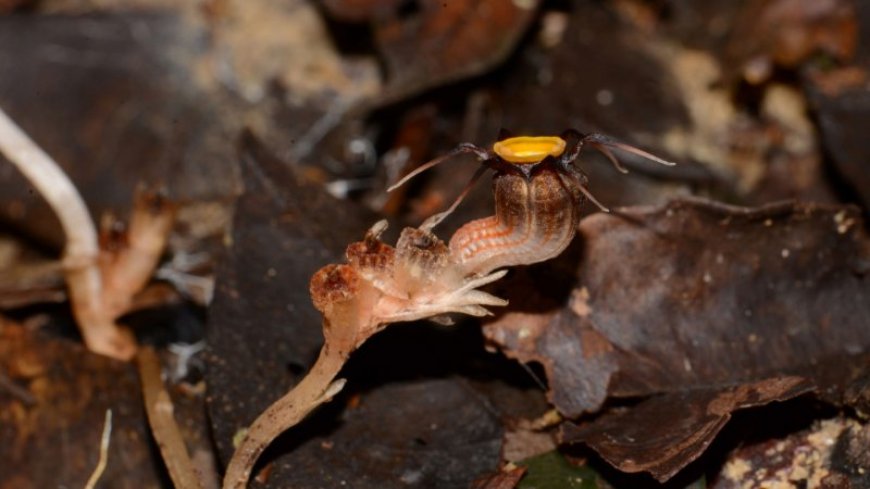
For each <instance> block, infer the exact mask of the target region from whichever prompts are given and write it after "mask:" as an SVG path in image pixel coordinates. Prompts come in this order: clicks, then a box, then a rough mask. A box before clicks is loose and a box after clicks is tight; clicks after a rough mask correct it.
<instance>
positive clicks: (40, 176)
mask: <svg viewBox="0 0 870 489" xmlns="http://www.w3.org/2000/svg"><path fill="white" fill-rule="evenodd" d="M0 152H2V153H3V154H4V155H5V156H6V158H7V159H9V161H10V162H11V163H12V164H14V165H15V166H16V167H17V168H18V169H19V170H20V171H21V173H22V174H24V176H25V177H26V178H27V179H28V181H30V183H31V184H32V185H33V186H34V187H36V190H37V191H39V193H40V194H41V195H42V196H43V197H44V198H45V200H46V201H47V202H48V204H49V205H50V206H51V208H52V210H53V211H54V213H55V214H56V215H57V217H58V219H59V220H60V224H61V227H62V228H63V231H64V235H65V237H66V245H65V247H64V252H63V264H64V270H65V275H66V281H67V286H68V288H69V295H70V302H71V303H72V309H73V314H74V315H75V318H76V322H77V323H78V324H79V328H80V329H81V332H82V337H83V338H84V340H85V344H87V346H88V348H89V349H90V350H92V351H95V352H98V353H102V354H104V355H108V356H111V357H115V358H122V359H129V358H131V357H132V355H133V354H134V353H135V351H136V343H135V340H134V339H133V337H132V335H130V333H129V332H127V331H125V330H123V329H121V328H119V327H118V326H117V325H115V324H114V322H113V321H112V320H110V319H108V318H106V317H105V315H104V314H102V311H103V305H102V291H103V283H102V276H101V274H100V269H99V267H98V265H97V258H98V256H99V252H100V250H99V246H98V244H97V243H98V241H97V230H96V228H95V227H94V222H93V220H92V219H91V216H90V213H89V212H88V208H87V206H85V203H84V201H83V200H82V198H81V196H80V195H79V193H78V191H77V190H76V188H75V186H74V185H73V183H72V182H71V181H70V179H69V177H67V175H66V174H65V173H64V172H63V170H61V168H60V166H59V165H58V164H57V163H56V162H55V161H54V160H53V159H52V158H51V157H50V156H48V154H46V153H45V151H43V150H42V149H41V148H40V147H39V146H37V145H36V143H34V142H33V141H32V140H31V139H30V138H29V137H28V136H27V134H25V133H24V131H22V130H21V128H19V127H18V125H16V124H15V122H14V121H12V119H10V118H9V116H7V115H6V113H5V112H4V111H3V110H2V109H0Z"/></svg>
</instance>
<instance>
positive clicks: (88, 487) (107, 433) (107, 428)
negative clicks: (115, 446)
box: [85, 409, 112, 489]
mask: <svg viewBox="0 0 870 489" xmlns="http://www.w3.org/2000/svg"><path fill="white" fill-rule="evenodd" d="M111 438H112V410H111V409H106V420H105V421H104V422H103V435H102V437H101V438H100V460H98V461H97V466H96V467H94V472H93V473H92V474H91V477H90V478H88V482H87V483H85V489H94V487H95V486H96V485H97V482H98V481H99V480H100V477H102V475H103V472H104V471H105V470H106V465H107V464H108V462H109V441H111Z"/></svg>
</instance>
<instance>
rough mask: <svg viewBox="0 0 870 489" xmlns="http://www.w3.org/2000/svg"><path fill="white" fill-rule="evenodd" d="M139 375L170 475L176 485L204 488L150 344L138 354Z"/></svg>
mask: <svg viewBox="0 0 870 489" xmlns="http://www.w3.org/2000/svg"><path fill="white" fill-rule="evenodd" d="M137 360H138V364H139V377H140V378H141V380H142V395H143V397H144V398H145V412H146V413H147V415H148V424H150V425H151V433H152V434H153V435H154V439H155V440H156V441H157V446H158V447H159V448H160V455H161V456H162V457H163V462H164V463H165V464H166V470H168V471H169V477H170V478H172V482H173V483H174V484H175V487H176V488H177V489H202V487H203V486H202V483H201V482H200V479H199V477H198V476H197V473H196V469H194V466H193V462H191V459H190V455H188V453H187V447H186V446H185V444H184V439H183V438H182V436H181V431H180V430H179V429H178V423H176V422H175V416H173V412H174V410H175V409H174V407H173V405H172V399H171V398H170V397H169V393H168V392H166V389H165V387H164V386H163V379H162V378H161V376H160V363H159V361H158V359H157V354H155V353H154V349H152V348H150V347H147V346H146V347H143V348H141V349H140V350H139V354H138V355H137Z"/></svg>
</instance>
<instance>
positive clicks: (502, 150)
mask: <svg viewBox="0 0 870 489" xmlns="http://www.w3.org/2000/svg"><path fill="white" fill-rule="evenodd" d="M492 150H493V151H494V152H495V154H497V155H498V156H499V157H500V158H501V159H503V160H504V161H507V162H508V163H514V164H520V165H521V164H526V163H537V162H539V161H541V160H543V159H544V158H546V157H547V156H554V157H555V156H560V155H561V154H562V153H563V152H564V151H565V140H564V139H562V138H560V137H558V136H518V137H515V138H508V139H505V140H502V141H499V142H497V143H495V144H494V145H493V146H492Z"/></svg>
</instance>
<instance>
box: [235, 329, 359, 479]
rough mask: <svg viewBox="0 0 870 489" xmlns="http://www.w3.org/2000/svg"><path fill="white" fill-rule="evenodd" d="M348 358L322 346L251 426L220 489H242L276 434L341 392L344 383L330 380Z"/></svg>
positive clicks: (325, 345) (336, 349) (347, 353)
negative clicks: (308, 366)
mask: <svg viewBox="0 0 870 489" xmlns="http://www.w3.org/2000/svg"><path fill="white" fill-rule="evenodd" d="M324 328H325V327H324ZM348 355H349V352H346V351H340V350H339V349H338V348H334V347H332V348H331V347H330V346H329V343H328V342H327V343H326V344H324V346H323V348H321V350H320V355H319V356H318V357H317V361H316V362H315V363H314V366H313V367H311V370H310V371H309V372H308V374H307V375H305V377H304V378H303V379H302V380H301V381H300V382H299V384H297V385H296V386H295V387H293V389H291V390H290V392H288V393H287V394H285V395H284V397H282V398H281V399H279V400H277V401H275V403H273V404H272V405H271V406H269V408H268V409H266V410H265V411H264V412H263V413H262V414H260V416H259V417H257V419H256V421H254V423H253V424H251V426H250V428H249V429H248V433H247V434H246V435H245V437H244V439H243V440H242V442H241V444H239V446H238V448H236V452H235V453H234V454H233V458H232V460H230V463H229V465H228V466H227V471H226V476H225V477H224V486H223V489H244V488H245V486H246V485H247V483H248V478H249V477H250V475H251V470H252V469H253V466H254V463H255V462H256V460H257V458H259V456H260V454H262V453H263V451H264V450H265V449H266V447H268V446H269V444H270V443H272V441H273V440H274V439H275V438H277V437H278V435H280V434H281V433H283V432H284V431H286V430H287V429H289V428H290V427H292V426H294V425H296V424H298V423H299V422H300V421H302V420H303V419H304V418H305V417H306V416H308V414H309V413H310V412H311V411H313V410H314V409H315V408H316V407H317V406H319V405H321V404H323V403H324V402H326V401H328V400H329V398H331V397H333V396H334V395H336V394H338V392H339V391H341V388H342V387H343V386H344V380H343V379H341V380H338V381H335V382H333V380H334V379H335V376H336V375H338V372H339V371H340V370H341V367H342V366H343V365H344V362H346V361H347V358H348Z"/></svg>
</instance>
